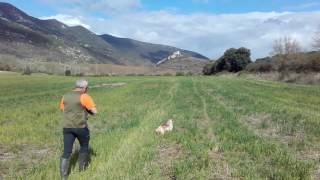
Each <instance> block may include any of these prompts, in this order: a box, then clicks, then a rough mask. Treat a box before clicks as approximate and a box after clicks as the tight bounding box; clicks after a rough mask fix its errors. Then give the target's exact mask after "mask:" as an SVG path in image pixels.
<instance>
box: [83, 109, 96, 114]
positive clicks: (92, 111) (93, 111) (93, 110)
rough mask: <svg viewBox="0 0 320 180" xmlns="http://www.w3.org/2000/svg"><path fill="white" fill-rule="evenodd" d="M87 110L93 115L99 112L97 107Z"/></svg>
mask: <svg viewBox="0 0 320 180" xmlns="http://www.w3.org/2000/svg"><path fill="white" fill-rule="evenodd" d="M86 111H87V112H88V113H89V114H91V115H95V114H97V113H98V112H97V109H96V108H92V109H86Z"/></svg>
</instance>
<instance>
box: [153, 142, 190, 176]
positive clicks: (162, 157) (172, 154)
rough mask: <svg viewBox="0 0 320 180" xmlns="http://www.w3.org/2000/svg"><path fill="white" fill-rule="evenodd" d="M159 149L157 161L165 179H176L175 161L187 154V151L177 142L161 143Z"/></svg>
mask: <svg viewBox="0 0 320 180" xmlns="http://www.w3.org/2000/svg"><path fill="white" fill-rule="evenodd" d="M157 149H158V151H157V155H156V157H155V163H156V164H157V165H158V166H159V167H160V170H161V175H162V176H163V177H165V179H171V180H173V179H176V175H175V171H174V162H175V161H177V160H179V159H181V158H183V157H184V156H186V153H185V152H183V150H182V148H181V146H180V145H179V144H176V143H163V144H162V143H160V145H158V147H157Z"/></svg>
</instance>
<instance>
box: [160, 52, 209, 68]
mask: <svg viewBox="0 0 320 180" xmlns="http://www.w3.org/2000/svg"><path fill="white" fill-rule="evenodd" d="M207 63H208V61H206V60H203V59H199V58H196V57H190V56H185V55H183V54H182V53H180V52H179V51H176V52H174V53H173V54H172V55H169V56H168V57H167V58H165V59H162V60H161V61H159V62H158V64H157V67H159V68H163V69H170V70H174V71H175V72H184V73H192V74H202V69H203V67H204V66H205V65H206V64H207Z"/></svg>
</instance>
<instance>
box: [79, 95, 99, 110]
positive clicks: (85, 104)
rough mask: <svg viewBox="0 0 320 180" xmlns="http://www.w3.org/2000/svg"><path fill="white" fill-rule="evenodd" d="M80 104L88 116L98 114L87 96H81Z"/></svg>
mask: <svg viewBox="0 0 320 180" xmlns="http://www.w3.org/2000/svg"><path fill="white" fill-rule="evenodd" d="M80 102H81V104H82V106H83V107H84V108H85V109H86V111H87V112H88V113H89V114H91V115H95V114H97V113H98V112H97V108H96V105H95V104H94V102H93V100H92V98H91V97H90V96H89V95H88V94H82V95H81V97H80Z"/></svg>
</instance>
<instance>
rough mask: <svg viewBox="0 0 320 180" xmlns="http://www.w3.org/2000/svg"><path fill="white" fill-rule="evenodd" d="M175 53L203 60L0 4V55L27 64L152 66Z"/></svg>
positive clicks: (189, 53)
mask: <svg viewBox="0 0 320 180" xmlns="http://www.w3.org/2000/svg"><path fill="white" fill-rule="evenodd" d="M175 51H181V52H182V54H184V55H185V56H188V57H196V58H199V59H204V60H207V59H208V58H207V57H205V56H202V55H201V54H198V53H195V52H192V51H187V50H183V49H179V48H176V47H170V46H165V45H158V44H151V43H145V42H140V41H136V40H132V39H128V38H118V37H114V36H111V35H107V34H105V35H100V36H99V35H96V34H94V33H93V32H91V31H89V30H88V29H86V28H84V27H82V26H73V27H69V26H67V25H66V24H63V23H61V22H59V21H57V20H55V19H50V20H40V19H37V18H34V17H31V16H29V15H27V14H26V13H24V12H23V11H21V10H19V9H18V8H16V7H14V6H13V5H11V4H8V3H3V2H0V55H14V56H15V57H17V58H18V59H27V60H30V61H45V62H47V61H49V62H50V61H54V62H62V63H76V64H80V63H99V64H119V65H139V66H141V65H142V66H154V65H155V64H156V63H157V62H158V61H160V60H162V59H163V58H165V57H167V56H168V55H170V54H172V53H173V52H175Z"/></svg>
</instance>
